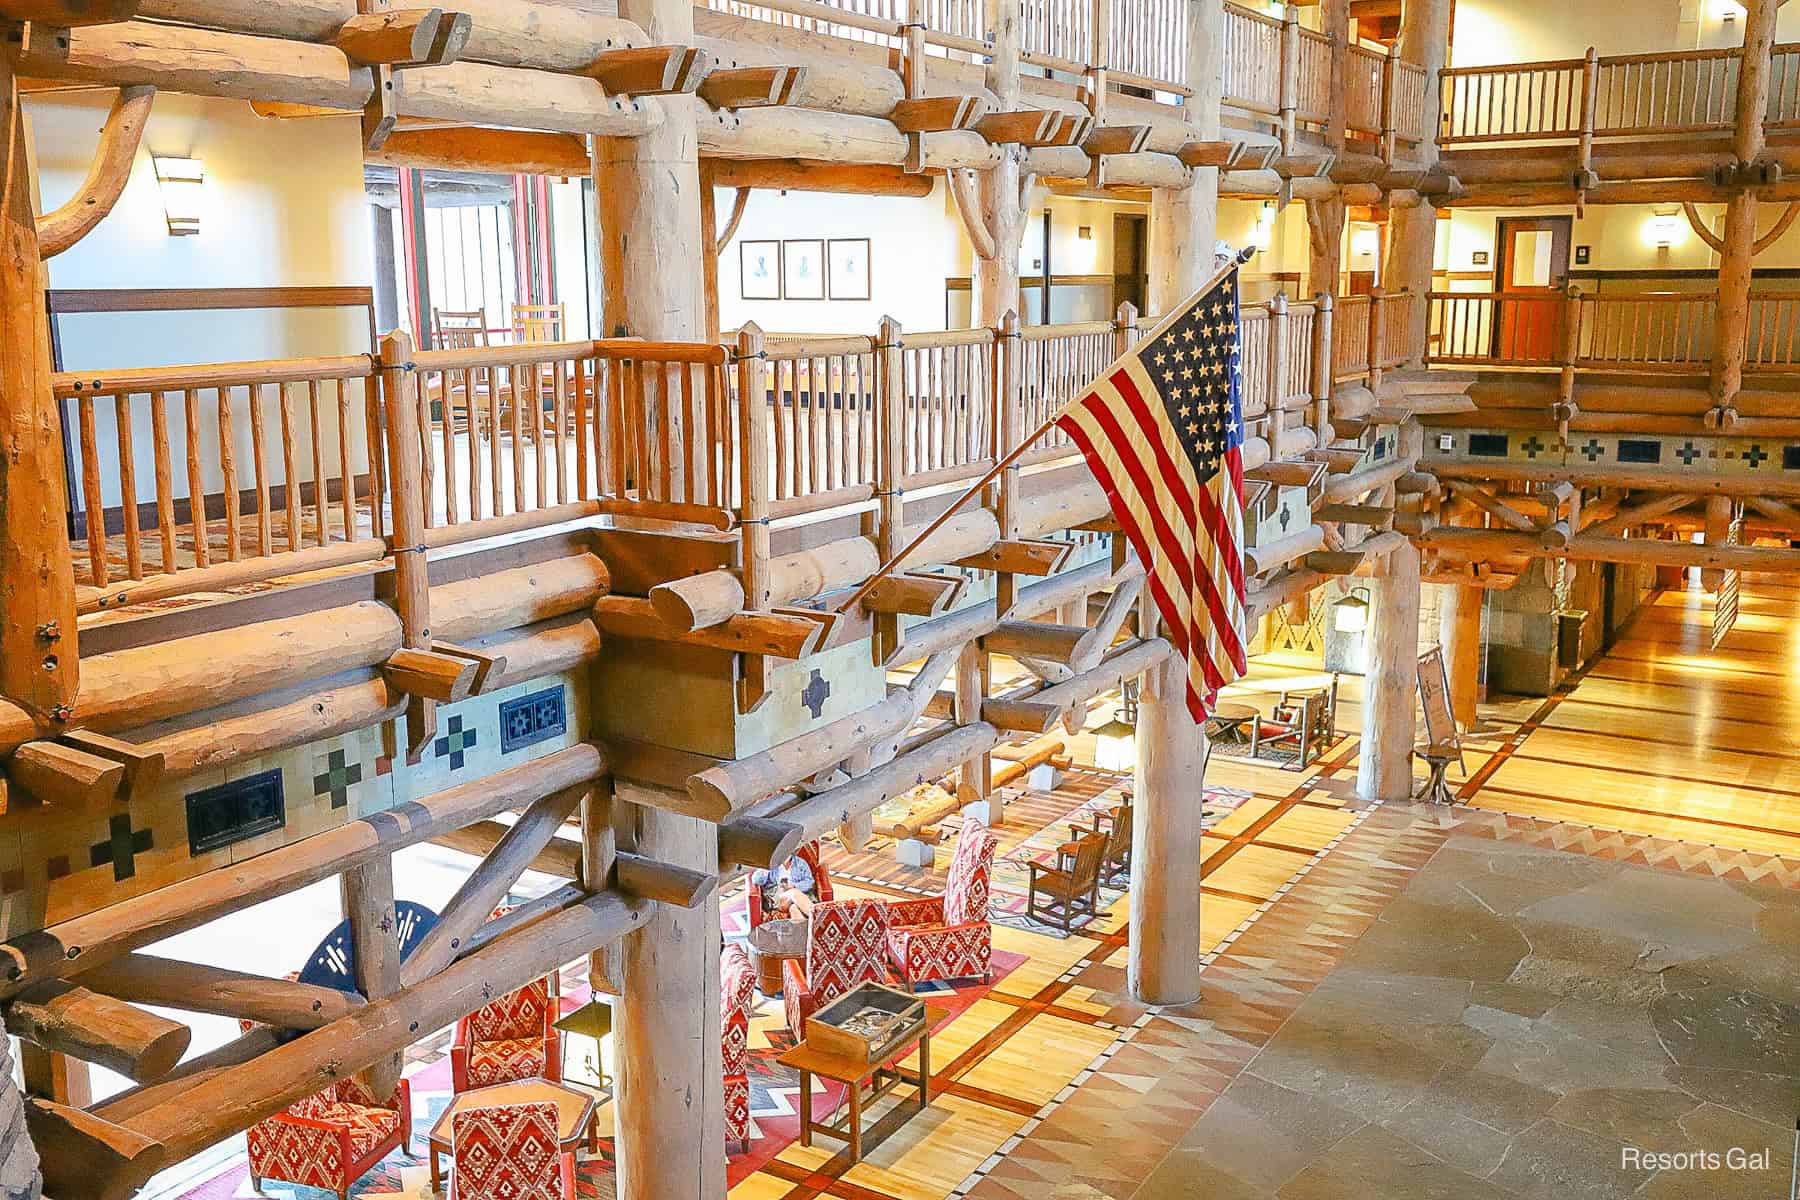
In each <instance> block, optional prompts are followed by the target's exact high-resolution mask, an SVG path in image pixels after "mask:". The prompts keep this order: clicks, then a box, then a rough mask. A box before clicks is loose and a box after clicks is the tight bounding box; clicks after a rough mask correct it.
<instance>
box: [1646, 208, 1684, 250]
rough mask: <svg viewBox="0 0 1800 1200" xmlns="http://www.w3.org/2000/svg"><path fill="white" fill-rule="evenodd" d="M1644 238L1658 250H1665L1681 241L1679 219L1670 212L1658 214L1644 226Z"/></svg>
mask: <svg viewBox="0 0 1800 1200" xmlns="http://www.w3.org/2000/svg"><path fill="white" fill-rule="evenodd" d="M1644 236H1645V237H1647V238H1648V239H1649V240H1650V244H1651V245H1653V246H1655V247H1656V248H1657V249H1658V250H1667V249H1668V248H1669V247H1670V246H1673V245H1674V244H1675V243H1676V242H1677V241H1679V240H1680V239H1681V217H1680V216H1679V215H1678V214H1676V213H1672V212H1659V213H1657V214H1655V215H1654V216H1652V217H1651V218H1650V220H1649V222H1648V223H1647V224H1646V225H1645V226H1644Z"/></svg>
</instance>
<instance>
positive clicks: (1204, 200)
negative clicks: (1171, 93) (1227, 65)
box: [1148, 0, 1225, 317]
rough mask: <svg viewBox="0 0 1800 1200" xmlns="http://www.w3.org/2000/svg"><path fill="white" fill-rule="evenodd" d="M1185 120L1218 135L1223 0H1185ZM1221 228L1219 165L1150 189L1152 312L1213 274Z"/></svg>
mask: <svg viewBox="0 0 1800 1200" xmlns="http://www.w3.org/2000/svg"><path fill="white" fill-rule="evenodd" d="M1187 22H1188V63H1187V73H1188V86H1189V87H1190V88H1192V89H1193V92H1194V94H1193V96H1192V97H1191V98H1190V99H1189V100H1188V104H1187V108H1188V122H1189V124H1191V125H1192V126H1193V137H1194V139H1195V140H1196V141H1216V140H1218V137H1219V96H1220V93H1221V90H1222V89H1223V87H1224V82H1223V76H1222V74H1221V71H1222V67H1223V59H1222V57H1221V56H1222V54H1223V46H1222V43H1223V40H1224V29H1225V7H1224V3H1223V0H1187ZM1218 230H1219V169H1218V168H1217V167H1199V168H1197V169H1196V170H1195V171H1194V181H1193V184H1192V186H1190V187H1185V188H1155V189H1153V190H1152V191H1151V193H1150V247H1149V251H1150V294H1149V297H1148V302H1149V309H1150V313H1151V315H1154V316H1157V317H1164V316H1167V315H1168V314H1169V313H1170V312H1172V311H1174V309H1175V306H1176V305H1178V304H1180V303H1181V302H1182V301H1183V300H1186V299H1187V298H1188V297H1189V296H1191V295H1193V294H1194V291H1195V290H1196V289H1197V288H1199V287H1200V286H1201V285H1202V284H1204V283H1205V282H1206V281H1207V279H1208V278H1209V277H1210V276H1211V274H1212V269H1213V246H1214V245H1215V244H1216V243H1217V241H1218V236H1219V234H1218Z"/></svg>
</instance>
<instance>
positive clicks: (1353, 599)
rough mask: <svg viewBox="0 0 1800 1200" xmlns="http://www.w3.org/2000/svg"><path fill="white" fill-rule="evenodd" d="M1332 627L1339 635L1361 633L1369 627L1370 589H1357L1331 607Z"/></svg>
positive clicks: (1339, 598) (1338, 599)
mask: <svg viewBox="0 0 1800 1200" xmlns="http://www.w3.org/2000/svg"><path fill="white" fill-rule="evenodd" d="M1331 627H1332V628H1333V629H1335V630H1337V631H1338V632H1339V633H1361V632H1362V631H1363V630H1365V629H1367V628H1368V627H1369V589H1368V588H1356V589H1355V590H1353V591H1352V592H1351V593H1350V594H1349V595H1348V596H1340V597H1338V598H1337V599H1336V600H1335V601H1333V602H1332V605H1331Z"/></svg>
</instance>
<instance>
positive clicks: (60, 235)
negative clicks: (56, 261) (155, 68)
mask: <svg viewBox="0 0 1800 1200" xmlns="http://www.w3.org/2000/svg"><path fill="white" fill-rule="evenodd" d="M155 100H156V89H155V88H153V87H143V86H139V85H133V86H128V87H122V88H120V89H119V94H118V96H117V97H116V98H115V99H114V100H113V105H112V109H111V110H110V111H109V112H108V113H107V114H106V124H105V125H103V126H101V129H100V145H99V147H98V148H97V149H96V150H95V151H94V161H93V165H91V166H90V167H89V168H88V173H87V178H85V179H83V180H82V181H81V186H80V187H78V188H76V189H75V194H74V195H73V196H70V197H69V198H68V199H67V200H65V201H64V202H63V203H62V205H61V206H60V207H59V208H57V209H56V210H55V211H54V212H49V213H46V214H44V215H43V216H41V217H39V218H38V219H37V233H38V252H39V253H40V254H42V255H43V256H44V257H45V258H54V257H56V256H57V255H58V254H61V253H62V252H63V251H65V250H67V249H68V248H69V247H71V246H73V245H74V244H75V243H77V242H79V241H80V240H81V239H82V238H84V237H86V236H87V235H88V233H89V232H91V231H92V230H93V228H94V226H96V225H98V224H99V223H100V222H101V221H102V220H103V219H105V217H106V214H107V213H109V212H111V211H112V210H113V205H115V204H117V203H118V202H119V196H120V195H121V194H122V193H123V192H124V191H125V183H126V181H127V180H128V179H130V178H131V160H132V159H133V158H134V157H135V156H136V155H137V149H138V143H139V141H141V140H142V138H143V136H144V125H145V123H146V122H147V121H148V120H149V119H150V106H151V105H152V104H153V103H154V102H155Z"/></svg>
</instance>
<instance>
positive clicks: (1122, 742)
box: [1094, 679, 1138, 774]
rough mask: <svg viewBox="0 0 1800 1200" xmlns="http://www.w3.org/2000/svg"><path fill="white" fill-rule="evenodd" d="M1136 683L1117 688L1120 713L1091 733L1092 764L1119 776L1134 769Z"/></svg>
mask: <svg viewBox="0 0 1800 1200" xmlns="http://www.w3.org/2000/svg"><path fill="white" fill-rule="evenodd" d="M1137 687H1138V685H1137V680H1135V679H1128V680H1126V681H1125V686H1124V687H1123V688H1122V689H1120V696H1119V711H1118V712H1117V713H1115V714H1114V715H1113V718H1112V720H1110V721H1108V722H1107V723H1106V724H1104V725H1102V726H1100V728H1098V729H1096V730H1094V765H1095V766H1096V767H1098V768H1100V769H1101V770H1102V771H1118V772H1120V773H1121V774H1123V773H1127V772H1130V771H1132V770H1134V769H1135V768H1136V767H1137Z"/></svg>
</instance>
